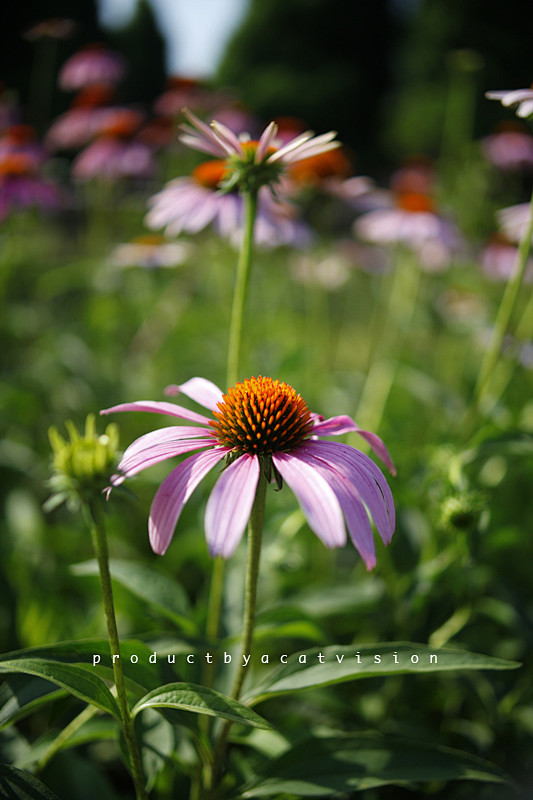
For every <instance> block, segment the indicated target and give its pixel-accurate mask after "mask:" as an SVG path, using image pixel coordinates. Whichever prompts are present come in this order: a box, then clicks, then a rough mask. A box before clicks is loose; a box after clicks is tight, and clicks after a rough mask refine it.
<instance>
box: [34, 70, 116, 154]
mask: <svg viewBox="0 0 533 800" xmlns="http://www.w3.org/2000/svg"><path fill="white" fill-rule="evenodd" d="M114 96H115V90H114V88H113V87H112V86H110V85H109V84H95V85H94V86H88V87H87V88H85V89H82V90H81V91H80V92H78V94H77V95H76V96H75V97H74V99H73V101H72V103H71V107H70V108H69V109H68V111H65V112H64V114H61V116H59V117H58V118H57V119H56V120H55V121H54V122H53V123H52V125H51V126H50V128H49V130H48V133H47V134H46V139H45V141H46V145H47V147H49V148H50V149H51V150H78V149H79V148H81V147H84V146H85V145H86V144H87V143H88V142H90V141H91V139H93V138H94V137H95V136H96V135H97V134H98V133H99V131H100V130H101V128H102V125H103V122H104V120H105V115H106V112H107V111H108V110H109V108H110V106H109V103H110V102H111V101H112V100H113V99H114Z"/></svg>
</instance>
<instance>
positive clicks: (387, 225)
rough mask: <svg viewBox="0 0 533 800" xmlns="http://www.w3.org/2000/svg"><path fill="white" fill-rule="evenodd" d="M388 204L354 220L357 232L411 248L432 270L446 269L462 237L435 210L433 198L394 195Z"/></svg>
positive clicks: (380, 240)
mask: <svg viewBox="0 0 533 800" xmlns="http://www.w3.org/2000/svg"><path fill="white" fill-rule="evenodd" d="M389 204H390V206H389V207H388V208H377V209H374V210H372V211H368V212H367V213H366V214H362V215H361V217H359V219H357V220H356V221H355V223H354V232H355V233H356V235H357V236H359V237H361V238H362V239H364V240H366V241H368V242H373V243H374V244H381V245H391V244H402V245H404V246H406V247H409V248H410V249H412V250H413V251H415V252H416V254H417V256H418V258H419V259H420V263H421V265H422V266H423V267H425V268H426V269H427V270H429V271H440V270H442V269H446V267H448V266H449V263H450V261H451V259H452V257H453V255H454V253H455V251H457V250H458V248H459V246H460V243H461V239H460V236H459V233H458V231H457V229H456V227H455V225H454V224H453V223H452V222H451V221H450V220H448V219H446V218H445V217H442V216H440V215H439V214H437V213H436V211H435V205H434V201H433V199H432V198H431V197H430V196H428V195H425V194H417V193H406V194H400V195H397V196H394V195H392V194H391V195H390V196H389ZM393 204H394V205H393Z"/></svg>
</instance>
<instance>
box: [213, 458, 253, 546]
mask: <svg viewBox="0 0 533 800" xmlns="http://www.w3.org/2000/svg"><path fill="white" fill-rule="evenodd" d="M258 480H259V459H258V458H257V456H251V455H249V454H248V453H245V454H244V455H242V456H240V458H238V459H237V460H236V461H234V462H233V464H231V465H230V466H229V467H228V468H227V469H225V470H224V472H223V473H222V475H221V476H220V478H219V479H218V481H217V482H216V484H215V487H214V489H213V491H212V492H211V494H210V496H209V500H208V501H207V507H206V509H205V535H206V538H207V544H208V545H209V552H210V553H211V555H213V556H219V555H221V556H224V558H229V556H231V554H232V553H233V551H234V550H235V548H236V547H237V545H238V544H239V542H240V540H241V538H242V535H243V533H244V529H245V528H246V524H247V522H248V520H249V519H250V513H251V511H252V506H253V504H254V499H255V491H256V489H257V482H258Z"/></svg>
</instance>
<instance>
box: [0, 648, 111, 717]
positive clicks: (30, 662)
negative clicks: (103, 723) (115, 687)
mask: <svg viewBox="0 0 533 800" xmlns="http://www.w3.org/2000/svg"><path fill="white" fill-rule="evenodd" d="M2 672H23V673H25V674H26V675H35V676H37V677H40V678H46V679H47V680H49V681H51V682H52V683H55V684H57V686H61V688H62V689H66V690H67V691H68V692H70V693H71V694H73V695H75V696H76V697H79V698H80V699H81V700H85V702H87V703H92V705H94V706H96V707H97V708H100V709H101V710H102V711H107V712H108V713H109V714H112V715H113V716H114V717H116V718H117V719H120V711H119V708H118V705H117V702H116V700H115V698H114V697H113V695H112V694H111V692H110V691H109V689H108V688H107V686H106V684H105V683H104V681H103V680H102V679H101V678H99V677H98V675H95V674H94V673H91V672H90V671H89V670H88V669H86V668H85V667H79V666H78V665H77V664H62V663H61V662H58V661H48V660H46V659H44V658H13V659H10V660H2V661H1V662H0V673H2Z"/></svg>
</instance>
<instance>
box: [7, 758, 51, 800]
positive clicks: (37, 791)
mask: <svg viewBox="0 0 533 800" xmlns="http://www.w3.org/2000/svg"><path fill="white" fill-rule="evenodd" d="M0 797H4V798H6V800H7V798H9V800H59V798H58V796H57V795H56V794H54V793H53V792H52V791H50V789H48V788H47V787H46V786H45V785H44V783H41V781H39V780H37V778H34V777H33V775H29V774H28V773H27V772H23V771H22V770H21V769H17V768H16V767H9V766H7V764H0Z"/></svg>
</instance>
